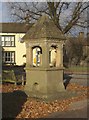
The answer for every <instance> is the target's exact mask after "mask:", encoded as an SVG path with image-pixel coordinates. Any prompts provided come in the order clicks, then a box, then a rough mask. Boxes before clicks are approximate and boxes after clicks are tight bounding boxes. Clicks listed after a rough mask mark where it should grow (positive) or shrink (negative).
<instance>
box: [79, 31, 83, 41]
mask: <svg viewBox="0 0 89 120" xmlns="http://www.w3.org/2000/svg"><path fill="white" fill-rule="evenodd" d="M79 39H80V40H81V39H84V32H79Z"/></svg>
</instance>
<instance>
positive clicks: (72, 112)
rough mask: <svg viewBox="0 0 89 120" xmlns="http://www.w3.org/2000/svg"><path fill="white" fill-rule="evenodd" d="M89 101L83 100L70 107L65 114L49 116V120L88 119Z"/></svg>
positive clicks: (56, 113)
mask: <svg viewBox="0 0 89 120" xmlns="http://www.w3.org/2000/svg"><path fill="white" fill-rule="evenodd" d="M88 103H89V102H88V101H87V100H86V99H85V100H81V101H78V102H74V103H72V104H71V105H70V107H69V109H68V110H67V111H65V112H55V113H52V114H50V115H49V116H48V118H87V117H88V106H89V105H88Z"/></svg>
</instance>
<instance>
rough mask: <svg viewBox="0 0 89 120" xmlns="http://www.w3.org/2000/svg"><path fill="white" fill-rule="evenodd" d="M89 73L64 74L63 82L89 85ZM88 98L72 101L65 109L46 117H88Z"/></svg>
mask: <svg viewBox="0 0 89 120" xmlns="http://www.w3.org/2000/svg"><path fill="white" fill-rule="evenodd" d="M88 79H89V74H87V73H77V74H76V73H73V74H70V73H69V74H68V73H67V74H65V76H64V82H68V83H77V84H79V85H83V86H89V84H87V83H88ZM88 106H89V100H88V101H87V100H86V99H84V100H81V101H77V102H73V103H72V104H71V105H70V106H69V108H68V110H67V111H65V112H55V113H52V114H50V115H49V116H47V118H88V117H89V116H88V110H89V108H88Z"/></svg>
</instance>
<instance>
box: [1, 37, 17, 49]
mask: <svg viewBox="0 0 89 120" xmlns="http://www.w3.org/2000/svg"><path fill="white" fill-rule="evenodd" d="M0 37H1V46H2V47H15V35H1V36H0ZM2 37H3V38H4V40H3V43H4V45H2ZM5 37H8V38H9V37H10V41H9V42H10V45H5V43H6V42H8V41H6V40H5V39H6V38H5ZM11 37H13V38H14V40H13V42H14V45H11V43H12V40H11Z"/></svg>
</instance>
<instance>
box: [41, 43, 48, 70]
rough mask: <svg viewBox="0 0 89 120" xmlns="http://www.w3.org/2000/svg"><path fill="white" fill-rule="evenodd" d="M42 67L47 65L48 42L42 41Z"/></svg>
mask: <svg viewBox="0 0 89 120" xmlns="http://www.w3.org/2000/svg"><path fill="white" fill-rule="evenodd" d="M42 67H44V68H48V67H49V47H48V43H44V45H43V46H42Z"/></svg>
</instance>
